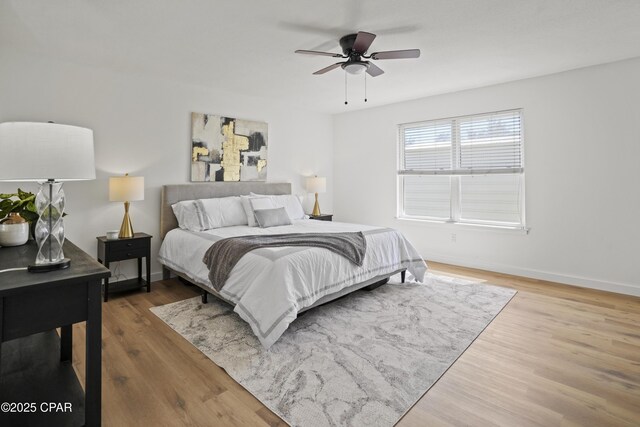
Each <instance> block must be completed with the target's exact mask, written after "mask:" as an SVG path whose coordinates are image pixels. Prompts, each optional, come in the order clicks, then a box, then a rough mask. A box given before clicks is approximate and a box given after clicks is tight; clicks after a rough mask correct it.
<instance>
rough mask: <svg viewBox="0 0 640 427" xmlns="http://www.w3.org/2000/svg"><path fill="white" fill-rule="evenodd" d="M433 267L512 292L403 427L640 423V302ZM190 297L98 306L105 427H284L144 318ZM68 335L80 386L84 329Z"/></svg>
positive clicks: (166, 293)
mask: <svg viewBox="0 0 640 427" xmlns="http://www.w3.org/2000/svg"><path fill="white" fill-rule="evenodd" d="M430 267H431V269H432V271H434V272H436V273H442V274H450V275H455V276H461V277H465V278H473V279H477V280H482V281H487V282H488V283H493V284H497V285H500V286H507V287H511V288H514V289H517V290H518V294H517V295H516V296H515V297H514V299H513V300H511V302H510V303H509V304H508V305H507V306H506V307H505V309H504V310H503V311H502V312H501V313H500V314H499V315H498V317H497V318H496V319H495V320H494V321H493V323H491V325H489V327H488V328H487V329H486V330H485V331H484V332H483V333H482V334H481V335H480V337H479V338H478V339H477V340H476V341H475V342H474V343H473V344H472V345H471V347H470V348H469V349H468V350H467V351H466V352H465V353H464V354H463V355H462V356H461V357H460V358H459V359H458V361H456V363H455V364H453V366H452V367H451V368H450V369H449V370H448V371H447V372H446V373H445V375H444V376H443V377H442V378H441V379H440V380H439V381H438V382H437V383H436V384H435V385H434V386H433V387H432V388H431V390H429V392H428V393H427V394H425V395H424V396H423V397H422V399H421V400H420V401H419V402H418V403H417V404H416V405H415V406H414V407H413V408H412V409H411V410H410V411H409V412H408V413H407V415H405V417H404V418H403V419H402V420H401V421H400V422H399V425H400V426H404V427H408V426H425V425H428V426H440V425H445V426H446V425H455V426H463V425H464V426H494V425H497V426H529V425H532V426H533V425H536V426H560V425H561V426H639V425H640V298H633V297H627V296H622V295H617V294H611V293H606V292H599V291H594V290H586V289H580V288H575V287H571V286H564V285H558V284H554V283H550V282H544V281H538V280H532V279H524V278H520V277H515V276H509V275H504V274H497V273H490V272H485V271H480V270H472V269H466V268H460V267H452V266H448V265H443V264H436V263H430ZM196 294H197V293H196V291H195V290H194V289H193V288H189V287H186V286H184V285H182V284H181V283H179V282H178V281H173V280H168V281H161V282H156V283H155V284H154V287H153V291H152V292H151V293H149V294H147V293H145V292H140V293H135V294H129V295H126V296H114V297H113V298H110V300H109V302H108V303H106V304H103V310H104V311H103V322H104V326H103V369H102V375H103V388H102V390H103V399H102V407H103V409H102V418H103V425H105V426H118V427H120V426H159V425H162V426H172V425H176V426H179V425H198V426H213V425H216V426H218V425H239V426H265V425H283V424H284V423H282V421H281V420H280V419H279V418H278V417H277V416H275V415H274V414H273V413H271V412H270V411H269V410H268V409H267V408H265V407H264V406H263V405H262V404H261V403H260V402H259V401H258V400H256V399H255V398H254V397H253V396H251V395H250V394H249V393H248V392H246V391H245V390H244V389H243V388H242V387H240V386H239V385H238V384H237V383H236V382H235V381H233V380H232V379H231V378H230V377H229V376H228V375H227V374H226V373H225V372H224V371H223V370H222V369H220V368H218V367H217V366H216V365H215V364H213V362H211V361H210V360H209V359H208V358H207V357H206V356H204V355H203V354H202V353H200V351H198V350H197V349H196V348H195V347H193V346H192V345H191V344H189V343H188V342H187V341H186V340H185V339H183V338H182V337H181V336H180V335H178V334H177V333H175V332H174V331H173V330H171V329H170V328H169V327H167V326H166V325H165V324H164V323H163V322H162V321H161V320H160V319H158V318H157V317H156V316H155V315H153V314H152V313H151V312H150V311H149V307H153V306H157V305H162V304H167V303H170V302H173V301H178V300H182V299H186V298H190V297H192V296H194V295H196ZM74 332H75V333H74V338H75V339H74V365H75V367H76V371H77V372H78V374H79V377H80V378H81V381H83V372H84V366H83V364H84V360H83V357H84V351H83V350H84V342H83V338H84V330H83V325H82V324H80V325H78V326H76V329H75V330H74Z"/></svg>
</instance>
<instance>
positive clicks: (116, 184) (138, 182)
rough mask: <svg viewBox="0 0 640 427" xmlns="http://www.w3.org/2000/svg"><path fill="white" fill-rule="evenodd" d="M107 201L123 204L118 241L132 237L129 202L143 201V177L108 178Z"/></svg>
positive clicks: (127, 175)
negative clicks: (122, 216)
mask: <svg viewBox="0 0 640 427" xmlns="http://www.w3.org/2000/svg"><path fill="white" fill-rule="evenodd" d="M109 200H110V201H112V202H124V218H122V225H121V226H120V234H118V238H119V239H128V238H131V237H133V226H132V225H131V218H130V217H129V202H133V201H137V200H144V177H142V176H129V174H126V175H125V176H112V177H110V178H109Z"/></svg>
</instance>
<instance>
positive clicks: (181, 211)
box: [171, 196, 247, 231]
mask: <svg viewBox="0 0 640 427" xmlns="http://www.w3.org/2000/svg"><path fill="white" fill-rule="evenodd" d="M171 208H172V209H173V213H174V214H175V216H176V219H177V220H178V226H179V227H180V228H182V229H184V230H189V231H203V230H210V229H212V228H221V227H231V226H234V225H246V224H247V216H246V214H245V213H244V209H243V207H242V203H241V201H240V197H238V196H233V197H221V198H212V199H198V200H185V201H182V202H178V203H174V204H173V205H171Z"/></svg>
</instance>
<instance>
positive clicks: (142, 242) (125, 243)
mask: <svg viewBox="0 0 640 427" xmlns="http://www.w3.org/2000/svg"><path fill="white" fill-rule="evenodd" d="M150 240H151V239H122V240H112V241H109V243H108V245H109V252H111V253H113V252H123V251H131V250H134V249H146V248H148V247H149V243H150Z"/></svg>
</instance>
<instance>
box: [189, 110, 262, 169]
mask: <svg viewBox="0 0 640 427" xmlns="http://www.w3.org/2000/svg"><path fill="white" fill-rule="evenodd" d="M267 131H268V125H267V123H265V122H256V121H251V120H242V119H235V118H231V117H222V116H216V115H213V114H204V113H191V181H266V180H267V139H268V138H267V137H268V132H267Z"/></svg>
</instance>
